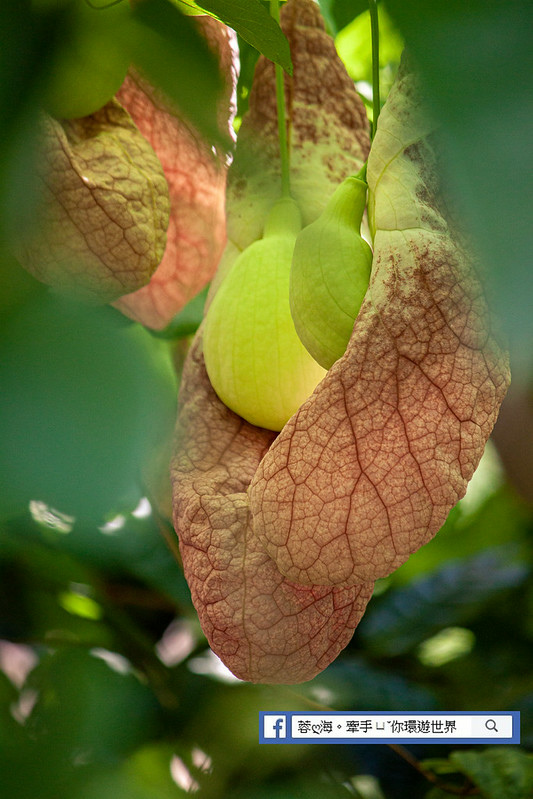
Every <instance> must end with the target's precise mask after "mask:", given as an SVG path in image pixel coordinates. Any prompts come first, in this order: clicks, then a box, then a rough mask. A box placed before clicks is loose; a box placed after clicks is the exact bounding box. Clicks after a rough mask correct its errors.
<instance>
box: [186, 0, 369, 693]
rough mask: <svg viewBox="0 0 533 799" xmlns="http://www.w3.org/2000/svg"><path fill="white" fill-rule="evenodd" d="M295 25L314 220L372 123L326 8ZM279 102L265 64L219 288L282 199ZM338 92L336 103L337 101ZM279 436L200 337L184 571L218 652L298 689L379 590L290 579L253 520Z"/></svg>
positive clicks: (247, 121) (295, 9) (235, 184)
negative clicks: (216, 376) (222, 376)
mask: <svg viewBox="0 0 533 799" xmlns="http://www.w3.org/2000/svg"><path fill="white" fill-rule="evenodd" d="M282 27H283V29H284V31H285V33H286V35H287V37H288V39H289V43H290V45H291V53H292V59H293V65H294V77H293V79H292V80H291V81H288V83H287V88H288V91H289V97H291V98H292V102H289V105H288V109H287V110H288V125H289V127H290V131H291V144H292V146H291V156H292V165H293V169H292V175H293V178H294V180H293V185H295V186H299V187H300V189H299V191H300V197H301V201H302V204H303V206H304V213H305V214H306V215H307V216H306V219H307V221H311V219H313V218H316V216H318V214H319V213H320V211H321V210H322V208H323V207H324V205H325V203H326V202H327V199H328V198H329V197H330V196H331V194H332V193H333V191H334V189H335V188H336V186H337V185H338V183H339V182H340V181H341V180H343V179H344V178H345V177H347V176H348V175H349V174H352V173H353V172H357V171H359V168H360V167H361V165H362V163H363V161H364V160H365V158H366V156H367V154H368V149H369V137H368V122H367V120H366V118H365V116H364V107H363V105H362V103H361V101H360V99H359V97H358V96H357V93H356V92H355V89H354V86H353V83H352V81H351V80H350V79H349V77H348V75H347V74H346V71H345V70H344V67H343V66H342V63H341V61H340V59H339V58H338V56H337V54H336V52H335V47H334V44H333V41H332V40H331V38H330V37H329V36H327V34H326V33H325V30H324V25H323V22H322V18H321V16H320V11H319V9H318V6H317V5H316V4H315V3H314V2H312V0H289V2H288V3H287V4H286V5H285V6H284V7H283V9H282ZM310 53H313V57H312V58H311V57H310ZM315 60H316V63H315ZM274 96H275V87H274V70H273V67H272V65H270V64H267V63H266V61H265V60H264V59H263V58H260V60H259V63H258V66H257V70H256V76H255V79H254V87H253V91H252V93H251V96H250V111H249V113H248V114H247V115H246V116H245V118H244V119H243V123H242V126H241V129H240V131H239V140H238V144H237V153H236V159H235V164H234V165H233V166H232V167H231V169H230V173H229V178H228V182H229V187H228V194H227V216H228V230H229V231H230V237H229V241H228V245H227V248H226V251H225V254H224V257H223V259H222V262H221V265H220V267H219V272H218V273H217V277H216V278H215V286H216V285H217V284H218V285H219V284H220V280H221V279H222V277H223V275H224V273H225V272H226V271H227V269H228V268H230V267H231V262H232V260H233V259H234V258H235V256H236V254H238V253H239V252H240V250H241V248H243V247H245V246H246V245H247V244H249V243H251V241H253V240H255V238H258V237H259V236H260V234H261V232H262V229H263V225H264V221H265V218H266V215H267V212H268V210H269V208H270V206H271V204H272V202H271V200H272V201H274V200H275V199H277V198H278V197H279V185H280V184H279V173H280V168H279V155H278V146H277V128H276V123H275V101H273V97H274ZM327 96H329V97H330V98H334V101H331V102H325V98H326V97H327ZM250 152H252V153H253V154H254V158H256V159H257V160H254V158H251V157H250ZM259 160H260V166H259V165H258V164H259ZM245 166H246V169H245V168H244V167H245ZM306 187H307V189H306ZM264 192H266V197H265V194H264ZM311 195H312V196H311ZM269 198H271V199H269ZM231 231H233V236H234V238H235V240H233V239H232V234H231ZM240 233H242V235H239V234H240ZM274 440H275V434H274V433H272V432H271V431H268V430H264V429H261V428H259V427H255V426H253V425H251V424H249V423H247V422H245V421H244V420H243V419H242V418H241V417H239V416H237V415H236V414H235V413H233V412H232V411H230V410H229V409H228V408H227V407H226V406H225V405H224V404H223V403H222V402H221V401H220V400H219V399H218V397H217V396H216V394H215V392H214V391H213V388H212V387H211V384H210V383H209V379H208V377H207V373H206V371H205V366H204V361H203V355H202V328H200V331H199V332H198V334H197V336H196V339H195V341H194V343H193V345H192V347H191V350H190V352H189V355H188V358H187V361H186V364H185V368H184V372H183V377H182V382H181V391H180V413H179V417H178V425H177V430H176V442H175V453H174V457H173V460H172V483H173V505H174V524H175V527H176V531H177V533H178V536H179V541H180V551H181V555H182V559H183V568H184V572H185V576H186V578H187V581H188V583H189V586H190V589H191V595H192V600H193V603H194V605H195V607H196V610H197V612H198V615H199V618H200V622H201V624H202V628H203V630H204V632H205V634H206V636H207V639H208V641H209V644H210V645H211V647H212V649H213V650H214V651H215V652H216V653H217V654H218V655H219V656H220V657H221V659H222V660H223V662H224V663H225V664H226V666H228V668H230V669H231V671H232V672H233V673H234V674H236V675H237V676H238V677H240V678H241V679H243V680H250V681H253V682H264V683H297V682H304V681H306V680H310V679H311V678H312V677H314V676H315V675H316V674H317V673H319V672H320V671H322V670H323V669H324V668H325V667H326V666H327V665H328V664H329V663H330V662H331V661H332V660H334V658H335V657H336V656H337V655H338V654H339V652H340V651H341V650H342V649H343V648H344V647H345V646H346V645H347V644H348V642H349V640H350V638H351V637H352V635H353V631H354V629H355V627H356V626H357V624H358V622H359V619H360V618H361V616H362V614H363V613H364V610H365V607H366V604H367V602H368V600H369V599H370V596H371V594H372V589H373V584H372V582H371V581H365V582H362V583H361V584H359V585H352V586H349V587H347V588H345V587H340V588H337V587H333V586H318V585H303V584H299V583H296V582H291V581H290V580H287V579H286V578H285V577H284V576H283V575H282V574H281V573H280V572H279V570H278V568H277V566H276V564H275V563H274V561H273V560H272V559H271V558H270V557H269V556H268V554H267V553H266V552H265V550H264V549H263V547H262V546H261V544H260V542H259V540H258V538H257V535H256V531H255V523H254V521H253V519H252V516H251V512H250V500H249V486H250V483H251V482H252V480H253V478H254V475H255V474H256V471H257V469H258V467H259V465H260V463H261V459H262V458H264V457H265V455H266V454H267V453H268V451H269V448H270V447H271V446H272V443H273V442H274ZM296 510H297V509H296ZM285 511H286V512H288V513H290V512H291V509H290V508H286V509H285Z"/></svg>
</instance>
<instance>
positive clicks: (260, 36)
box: [200, 0, 292, 75]
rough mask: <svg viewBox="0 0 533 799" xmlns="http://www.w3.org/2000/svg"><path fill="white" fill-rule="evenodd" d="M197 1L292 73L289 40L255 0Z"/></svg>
mask: <svg viewBox="0 0 533 799" xmlns="http://www.w3.org/2000/svg"><path fill="white" fill-rule="evenodd" d="M200 5H201V6H202V8H205V10H206V11H209V12H211V13H212V14H215V15H216V16H217V17H218V18H219V19H221V20H222V22H225V23H226V25H229V26H230V27H231V28H233V29H234V30H236V31H237V33H238V34H239V35H240V36H242V38H243V39H245V40H246V41H247V42H248V43H249V44H251V45H252V46H253V47H255V48H256V49H257V50H259V52H260V53H262V54H263V55H264V56H266V57H267V58H268V59H270V61H274V62H275V63H276V64H279V65H280V66H282V67H283V69H285V70H286V71H287V72H288V73H289V75H292V63H291V55H290V50H289V43H288V42H287V39H286V38H285V36H284V34H283V32H282V31H281V28H280V27H279V25H278V24H277V23H276V22H274V20H273V19H272V17H271V16H270V14H269V13H268V11H267V10H266V8H265V7H264V6H263V5H262V4H261V3H260V2H259V0H201V3H200Z"/></svg>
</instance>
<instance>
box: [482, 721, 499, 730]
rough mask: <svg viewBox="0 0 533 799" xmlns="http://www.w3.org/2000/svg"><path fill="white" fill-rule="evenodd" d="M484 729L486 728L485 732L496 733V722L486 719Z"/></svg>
mask: <svg viewBox="0 0 533 799" xmlns="http://www.w3.org/2000/svg"><path fill="white" fill-rule="evenodd" d="M485 727H486V728H487V730H491V731H494V732H498V728H497V727H496V722H495V721H494V719H487V720H486V722H485Z"/></svg>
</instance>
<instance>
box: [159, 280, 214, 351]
mask: <svg viewBox="0 0 533 799" xmlns="http://www.w3.org/2000/svg"><path fill="white" fill-rule="evenodd" d="M208 291H209V286H206V287H205V288H204V289H202V291H200V292H199V294H197V295H196V296H195V297H193V298H192V300H189V302H188V303H187V305H186V306H185V307H184V308H182V309H181V311H180V312H179V313H177V314H176V316H175V317H174V318H173V320H172V321H171V322H170V324H169V325H168V326H167V327H166V328H165V329H164V330H162V331H161V332H160V333H156V334H155V335H157V336H158V337H160V338H169V339H174V338H185V337H186V336H192V335H193V334H194V333H196V331H197V330H198V328H199V327H200V323H201V321H202V318H203V315H204V305H205V301H206V298H207V292H208Z"/></svg>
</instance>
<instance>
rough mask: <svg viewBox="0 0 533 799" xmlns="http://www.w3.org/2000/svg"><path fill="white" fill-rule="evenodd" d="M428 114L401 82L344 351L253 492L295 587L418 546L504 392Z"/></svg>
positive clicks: (378, 569)
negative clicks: (367, 261)
mask: <svg viewBox="0 0 533 799" xmlns="http://www.w3.org/2000/svg"><path fill="white" fill-rule="evenodd" d="M423 108H424V106H423V104H422V101H421V97H420V93H419V91H418V87H417V83H416V81H415V79H414V78H413V75H412V74H409V73H407V74H405V73H404V72H403V71H402V73H401V74H400V75H399V77H398V80H397V82H396V84H395V86H394V87H393V89H392V90H391V93H390V95H389V98H388V100H387V104H386V106H385V108H384V109H383V112H382V114H381V116H380V120H379V126H378V131H377V134H376V137H375V139H374V142H373V145H372V151H371V153H370V158H369V162H368V184H369V189H370V221H371V227H372V229H373V231H374V258H373V271H372V279H371V283H370V287H369V290H368V292H367V296H366V299H365V301H364V303H363V306H362V308H361V311H360V313H359V316H358V318H357V320H356V322H355V326H354V330H353V333H352V337H351V340H350V343H349V345H348V349H347V351H346V353H345V355H344V356H343V357H342V358H341V359H340V360H339V361H337V363H336V364H334V366H333V367H332V369H331V370H330V371H329V373H328V374H327V376H326V378H325V379H324V380H323V381H322V383H321V384H320V385H319V386H318V387H317V389H316V391H315V393H314V395H312V396H311V397H310V398H309V399H308V400H307V401H306V402H305V403H304V404H303V406H302V407H301V408H300V410H299V411H298V412H297V413H296V414H295V416H293V417H292V418H291V419H290V421H289V422H288V423H287V425H286V426H285V428H284V429H283V430H282V432H281V433H280V435H279V436H278V438H277V439H276V441H275V442H274V443H273V445H272V447H271V448H270V449H269V452H268V453H267V454H266V455H265V457H264V458H263V459H262V461H261V463H260V465H259V467H258V469H257V471H256V473H255V475H254V479H253V481H252V485H251V488H250V492H249V493H250V508H251V514H252V518H253V525H254V531H255V533H256V535H257V536H258V538H259V540H260V541H261V543H262V544H263V546H264V547H265V550H266V551H267V552H268V553H269V555H270V556H271V557H272V558H273V559H274V560H275V562H276V565H277V566H278V568H279V570H280V572H281V573H282V574H283V575H284V576H285V577H287V578H288V579H290V580H294V581H296V582H299V583H302V584H317V583H318V584H321V585H328V586H330V585H337V586H341V585H344V586H346V585H350V584H357V583H360V582H361V581H366V580H375V579H377V578H379V577H384V576H385V575H387V574H389V573H390V572H391V571H392V570H393V569H396V568H397V567H398V566H400V565H401V564H402V563H403V562H404V561H405V560H406V559H407V558H408V557H409V555H410V554H411V553H412V552H414V551H415V550H417V549H418V548H419V547H420V546H422V544H424V543H426V542H427V541H428V540H429V539H430V538H431V537H432V536H433V535H434V534H435V533H436V532H437V531H438V530H439V528H440V527H441V526H442V524H443V523H444V521H445V519H446V517H447V515H448V513H449V511H450V509H451V508H452V507H453V506H454V505H455V504H456V502H457V501H458V500H459V499H460V498H461V497H462V496H463V495H464V493H465V491H466V487H467V484H468V481H469V480H470V478H471V477H472V474H473V473H474V470H475V469H476V467H477V465H478V463H479V460H480V458H481V455H482V454H483V450H484V447H485V443H486V441H487V439H488V437H489V435H490V433H491V430H492V428H493V426H494V423H495V421H496V418H497V415H498V411H499V407H500V404H501V402H502V400H503V397H504V396H505V392H506V390H507V386H508V384H509V365H508V358H507V355H506V353H505V351H504V350H503V349H502V347H501V345H500V343H499V341H498V338H497V336H496V335H495V333H494V321H493V320H492V318H491V314H490V310H489V308H488V305H487V301H486V298H485V295H484V292H483V287H482V283H481V280H480V278H479V276H478V274H477V266H478V265H476V262H475V258H474V254H473V248H472V246H471V245H466V244H465V240H464V236H463V235H462V234H460V233H458V232H457V231H456V230H455V229H454V228H453V227H452V226H451V224H450V221H449V219H448V215H447V214H446V210H445V205H444V202H443V198H442V193H441V192H440V190H439V186H438V185H437V183H438V182H437V175H438V170H437V159H436V155H435V150H434V141H437V142H438V139H436V140H435V135H436V134H435V133H434V132H433V130H432V125H431V122H430V121H429V119H428V118H427V117H426V115H425V114H424V112H423Z"/></svg>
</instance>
